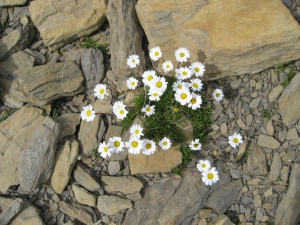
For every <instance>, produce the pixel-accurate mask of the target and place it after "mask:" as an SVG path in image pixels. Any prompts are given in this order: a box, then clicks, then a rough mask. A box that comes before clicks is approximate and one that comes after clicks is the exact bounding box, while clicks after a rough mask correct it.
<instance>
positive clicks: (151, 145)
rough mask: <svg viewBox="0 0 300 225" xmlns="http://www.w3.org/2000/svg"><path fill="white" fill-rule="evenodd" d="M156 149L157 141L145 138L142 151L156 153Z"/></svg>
mask: <svg viewBox="0 0 300 225" xmlns="http://www.w3.org/2000/svg"><path fill="white" fill-rule="evenodd" d="M155 150H156V145H155V142H154V141H152V140H148V139H144V142H143V150H142V153H143V154H145V155H151V154H154V152H155Z"/></svg>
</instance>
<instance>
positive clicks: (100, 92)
mask: <svg viewBox="0 0 300 225" xmlns="http://www.w3.org/2000/svg"><path fill="white" fill-rule="evenodd" d="M94 95H95V96H96V97H97V98H99V99H104V97H105V95H108V93H107V91H106V84H97V85H96V86H95V88H94Z"/></svg>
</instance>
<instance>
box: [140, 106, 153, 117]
mask: <svg viewBox="0 0 300 225" xmlns="http://www.w3.org/2000/svg"><path fill="white" fill-rule="evenodd" d="M142 112H144V113H145V114H146V116H151V115H153V114H154V113H155V105H152V106H150V105H148V104H147V105H145V107H144V108H142Z"/></svg>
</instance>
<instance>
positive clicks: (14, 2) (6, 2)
mask: <svg viewBox="0 0 300 225" xmlns="http://www.w3.org/2000/svg"><path fill="white" fill-rule="evenodd" d="M26 2H27V0H0V7H6V6H19V5H25V4H26Z"/></svg>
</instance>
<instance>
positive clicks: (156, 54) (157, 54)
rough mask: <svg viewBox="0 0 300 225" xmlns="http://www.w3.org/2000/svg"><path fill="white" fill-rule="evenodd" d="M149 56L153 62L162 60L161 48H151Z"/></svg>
mask: <svg viewBox="0 0 300 225" xmlns="http://www.w3.org/2000/svg"><path fill="white" fill-rule="evenodd" d="M149 55H150V58H151V59H152V60H153V61H156V60H158V59H159V58H161V56H162V52H161V50H160V47H158V46H156V47H154V48H151V49H150V52H149Z"/></svg>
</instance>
